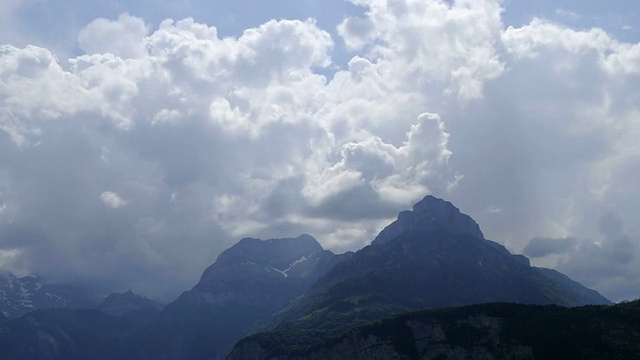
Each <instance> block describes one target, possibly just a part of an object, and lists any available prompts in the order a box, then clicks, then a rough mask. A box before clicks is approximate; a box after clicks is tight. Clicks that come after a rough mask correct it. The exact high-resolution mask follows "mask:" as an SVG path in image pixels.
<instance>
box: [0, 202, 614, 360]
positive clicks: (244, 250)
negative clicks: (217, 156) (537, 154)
mask: <svg viewBox="0 0 640 360" xmlns="http://www.w3.org/2000/svg"><path fill="white" fill-rule="evenodd" d="M495 302H503V303H522V304H537V305H551V304H554V305H561V306H569V307H573V306H581V305H587V304H600V305H606V304H610V302H609V301H608V300H607V299H605V298H604V297H602V296H601V295H600V294H598V293H597V292H595V291H593V290H590V289H587V288H585V287H584V286H582V285H580V284H579V283H577V282H574V281H572V280H571V279H569V278H568V277H566V276H565V275H563V274H561V273H558V272H556V271H554V270H549V269H542V268H536V267H532V266H530V264H529V260H528V259H527V258H525V257H524V256H521V255H512V254H511V253H509V251H507V250H506V249H505V248H504V247H503V246H501V245H499V244H498V243H496V242H493V241H490V240H486V239H485V238H484V236H483V234H482V232H481V231H480V227H479V226H478V224H477V223H476V222H475V221H473V219H471V218H470V217H469V216H467V215H465V214H462V213H461V212H460V211H459V210H458V209H457V208H456V207H455V206H453V205H452V204H451V203H449V202H447V201H444V200H441V199H437V198H434V197H432V196H427V197H425V198H424V199H423V200H422V201H420V202H419V203H417V204H415V205H414V207H413V210H412V211H404V212H401V213H400V214H399V216H398V219H397V220H396V221H395V222H393V223H392V224H390V225H389V226H388V227H386V228H385V229H384V230H383V231H382V232H381V233H380V234H379V235H378V236H377V237H376V238H375V239H374V240H373V241H372V244H371V245H369V246H367V247H365V248H363V249H361V250H359V251H357V252H355V253H346V254H341V255H335V254H333V253H332V252H330V251H327V250H324V249H322V247H321V245H320V244H319V243H318V242H317V241H316V240H315V239H314V238H313V237H311V236H310V235H301V236H299V237H297V238H287V239H270V240H260V239H253V238H246V239H242V240H241V241H240V242H238V243H237V244H236V245H234V246H232V247H231V248H229V249H228V250H226V251H224V252H222V253H221V254H220V255H219V256H218V259H217V260H216V262H215V263H214V264H213V265H211V266H210V267H209V268H207V269H206V270H205V271H204V273H203V275H202V277H201V279H200V281H199V283H198V284H197V285H196V286H194V287H193V289H191V290H190V291H186V292H184V293H183V294H182V295H181V296H180V297H179V298H178V299H177V300H175V301H174V302H172V303H171V304H169V305H167V306H166V307H165V308H164V309H162V310H160V306H159V305H158V304H156V303H153V302H152V301H150V300H148V299H145V298H143V297H140V296H137V295H135V294H132V293H124V294H114V295H110V296H109V297H108V298H107V299H105V300H104V302H103V303H102V304H101V305H100V306H97V307H94V308H95V309H94V310H38V311H34V312H30V313H28V314H26V315H23V316H21V317H19V318H17V319H13V320H8V321H5V324H4V325H3V326H2V327H0V358H2V359H27V358H46V359H88V358H90V359H116V358H117V359H222V358H224V357H225V356H226V355H227V354H228V353H229V352H230V351H231V355H230V358H232V359H245V358H265V357H267V358H269V357H275V358H283V357H282V356H284V358H287V356H289V355H286V356H285V355H283V354H289V353H290V354H298V355H295V356H298V357H299V358H304V354H307V355H310V354H315V355H313V356H316V358H326V356H325V357H322V356H321V355H322V354H325V355H326V354H333V351H334V350H335V349H333V348H331V347H330V346H329V347H327V346H328V345H327V346H325V345H323V344H329V343H328V342H330V343H331V344H334V343H333V342H331V341H334V342H336V341H337V342H336V343H338V344H339V343H340V341H342V340H340V339H339V335H340V334H342V333H345V332H347V333H349V331H351V332H353V331H360V330H351V329H354V328H355V329H365V328H363V327H362V326H368V325H367V324H371V323H372V322H374V321H379V320H382V319H385V318H388V317H389V316H392V315H394V314H400V313H404V312H407V311H415V310H421V309H426V308H442V307H452V306H464V305H472V304H484V303H495ZM11 304H16V302H15V301H14V302H12V303H11ZM34 304H35V303H34ZM496 306H501V305H496ZM505 306H506V305H505ZM58 307H61V306H58ZM34 308H37V307H36V306H34ZM462 309H464V308H462ZM526 309H528V310H527V311H529V312H530V313H532V314H533V313H535V312H536V311H538V310H536V309H540V311H545V310H544V309H548V308H544V307H540V308H538V307H527V308H526ZM593 309H597V310H594V311H595V312H599V311H608V310H606V309H608V307H598V308H593ZM603 309H604V310H603ZM23 310H24V309H23ZM3 311H4V310H3ZM461 311H462V310H461ZM505 311H507V310H505ZM16 314H17V313H16ZM456 316H457V315H456ZM496 316H498V315H496ZM9 317H15V316H9ZM394 319H396V318H394ZM403 319H404V318H403ZM443 319H444V320H442V321H454V322H456V321H459V320H458V318H456V317H455V316H452V317H445V318H443ZM385 321H387V320H385ZM385 321H383V322H382V323H375V324H389V326H396V325H394V324H396V323H395V322H394V321H396V320H393V321H391V320H388V321H391V322H388V321H387V322H385ZM402 321H404V320H402ZM1 322H2V319H0V323H1ZM443 324H444V323H443ZM371 326H374V325H371ZM375 326H378V328H380V326H382V327H384V326H386V325H375ZM398 326H400V325H398ZM402 326H404V325H402ZM402 326H400V328H402ZM443 326H444V325H443ZM403 329H404V328H403ZM500 329H503V328H500ZM363 331H364V330H363ZM367 331H368V330H367ZM376 331H377V330H376ZM385 331H386V330H385ZM389 331H391V330H389ZM402 331H406V329H404V330H402ZM470 331H475V330H470ZM492 331H494V330H492ZM495 331H498V330H495ZM495 331H494V332H495ZM500 331H503V330H500ZM249 333H253V335H251V336H249V337H246V338H244V339H242V340H241V341H240V342H239V343H238V345H236V347H235V348H233V350H232V347H233V345H234V343H236V342H237V341H238V340H240V339H241V338H242V337H243V336H245V335H247V334H249ZM446 334H448V333H446V332H445V335H446ZM412 336H413V337H412V338H411V339H418V338H419V337H416V336H417V335H415V334H413V335H412ZM483 336H484V335H483ZM491 336H493V335H491ZM445 337H446V336H445ZM371 339H373V340H371V341H373V342H372V344H377V342H378V341H382V342H384V341H392V342H393V341H398V340H393V339H392V340H389V339H387V338H385V337H375V339H374V338H371ZM447 339H448V338H447ZM365 340H366V339H365ZM347 341H350V340H347ZM366 341H368V340H366ZM366 341H365V342H366ZM443 344H444V343H443ZM412 346H414V347H416V346H422V345H412ZM443 346H444V345H443ZM300 351H302V352H300ZM305 351H306V352H305ZM403 351H404V350H403ZM411 351H413V350H411ZM401 353H402V352H400V353H398V354H401ZM265 354H267V355H269V356H266V355H265ZM301 354H302V355H301ZM412 354H413V355H416V354H418V355H419V356H422V355H423V354H422V353H421V352H420V351H418V352H414V353H412ZM271 355H273V356H271ZM413 355H411V356H409V357H408V358H432V357H415V356H413ZM418 355H416V356H418ZM292 356H293V355H292ZM362 356H365V355H362ZM403 356H404V355H403ZM342 358H345V357H342ZM346 358H349V357H348V356H347V357H346ZM361 358H366V357H361ZM379 358H380V357H379ZM381 358H385V357H381ZM391 358H393V357H391ZM395 358H403V357H402V356H400V357H395ZM461 358H465V357H461ZM526 358H527V357H524V359H526ZM469 359H471V358H469Z"/></svg>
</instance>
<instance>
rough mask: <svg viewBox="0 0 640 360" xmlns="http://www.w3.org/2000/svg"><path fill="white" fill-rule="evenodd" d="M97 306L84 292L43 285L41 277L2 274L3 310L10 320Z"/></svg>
mask: <svg viewBox="0 0 640 360" xmlns="http://www.w3.org/2000/svg"><path fill="white" fill-rule="evenodd" d="M96 305H97V304H96V303H95V302H94V301H93V300H92V299H91V298H90V297H89V296H88V295H87V294H85V293H83V292H82V291H80V290H78V289H75V288H73V287H71V286H66V285H51V284H46V283H43V281H42V279H40V277H38V276H37V275H28V276H25V277H21V278H18V277H16V276H14V275H13V274H12V273H10V272H5V273H3V274H0V311H1V312H2V313H3V314H4V315H5V316H6V317H8V318H10V319H13V318H17V317H19V316H22V315H24V314H26V313H28V312H30V311H33V310H41V309H52V308H58V309H89V308H94V307H95V306H96Z"/></svg>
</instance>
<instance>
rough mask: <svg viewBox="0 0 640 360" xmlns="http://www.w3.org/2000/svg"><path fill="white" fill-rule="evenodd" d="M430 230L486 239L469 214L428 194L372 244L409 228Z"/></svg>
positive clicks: (384, 241)
mask: <svg viewBox="0 0 640 360" xmlns="http://www.w3.org/2000/svg"><path fill="white" fill-rule="evenodd" d="M413 229H415V230H418V231H421V232H429V231H433V230H436V229H441V230H445V231H447V232H451V233H453V234H465V235H470V236H473V237H475V238H478V239H484V235H483V234H482V231H481V230H480V226H478V223H476V222H475V221H474V220H473V219H472V218H471V217H470V216H469V215H466V214H463V213H461V212H460V209H458V208H457V207H455V206H454V205H453V204H452V203H450V202H448V201H446V200H442V199H439V198H436V197H434V196H431V195H427V196H426V197H424V199H422V200H421V201H419V202H417V203H416V204H415V205H413V211H408V210H407V211H402V212H400V214H398V219H397V220H396V221H394V222H393V223H391V225H389V226H387V227H386V228H384V230H382V231H381V232H380V234H378V236H377V237H376V238H375V239H374V240H373V242H372V244H384V243H386V242H388V241H390V240H392V239H394V238H395V237H397V236H398V235H400V234H402V233H404V232H406V231H408V230H413Z"/></svg>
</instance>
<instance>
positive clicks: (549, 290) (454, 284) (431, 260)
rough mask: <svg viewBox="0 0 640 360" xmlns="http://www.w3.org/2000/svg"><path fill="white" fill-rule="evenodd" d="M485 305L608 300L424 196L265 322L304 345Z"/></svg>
mask: <svg viewBox="0 0 640 360" xmlns="http://www.w3.org/2000/svg"><path fill="white" fill-rule="evenodd" d="M488 302H513V303H525V304H558V305H565V306H579V305H585V304H609V303H610V302H609V301H608V300H607V299H605V298H604V297H602V296H601V295H599V294H598V293H596V292H595V291H592V290H589V289H586V288H584V287H583V286H582V285H580V284H578V283H576V282H573V281H571V280H570V279H568V278H566V277H565V276H564V275H561V274H559V273H557V272H554V271H551V270H543V269H539V268H535V267H531V266H530V264H529V261H528V259H527V258H525V257H524V256H521V255H512V254H510V253H509V251H507V250H506V249H505V248H504V247H503V246H501V245H499V244H497V243H495V242H493V241H490V240H486V239H484V237H483V235H482V232H481V231H480V228H479V227H478V225H477V224H476V223H475V221H473V220H472V219H471V218H470V217H469V216H467V215H465V214H462V213H460V211H459V210H458V209H457V208H455V207H454V206H453V205H452V204H451V203H449V202H446V201H444V200H441V199H436V198H434V197H432V196H427V197H425V198H424V199H423V200H422V201H421V202H419V203H417V204H416V205H415V206H414V208H413V211H404V212H402V213H400V215H399V216H398V220H397V221H395V222H394V223H392V224H391V225H389V226H388V227H387V228H385V229H384V230H383V231H382V232H381V233H380V235H379V236H378V237H377V238H376V239H375V240H374V241H373V242H372V245H370V246H367V247H365V248H364V249H362V250H360V251H358V252H356V253H355V254H354V255H353V256H352V257H351V258H350V259H348V260H346V261H344V262H342V263H340V264H338V265H336V267H334V268H333V269H332V270H331V271H330V272H329V273H328V274H327V275H326V276H325V277H323V278H322V279H320V280H319V281H318V282H317V283H316V284H315V285H314V286H313V287H312V288H311V289H310V290H309V291H308V292H307V293H306V294H305V295H304V296H303V297H300V298H298V299H296V300H295V301H294V302H293V303H291V304H290V305H289V306H287V307H286V308H284V309H283V310H282V311H280V312H278V313H277V314H275V315H273V316H272V317H270V318H269V319H268V321H266V323H265V324H266V325H267V326H271V327H273V326H276V325H277V326H278V327H277V328H276V329H277V330H279V331H282V332H283V333H286V334H288V335H283V336H285V337H287V338H290V339H292V341H294V342H295V343H296V344H305V343H313V342H316V341H320V340H321V339H322V338H326V337H327V336H330V335H331V334H336V333H339V332H341V331H345V330H348V329H349V328H351V327H353V326H356V325H361V324H364V323H367V322H369V321H372V320H378V319H381V318H384V317H386V316H389V315H391V314H394V313H399V312H403V311H409V310H416V309H424V308H435V307H450V306H462V305H471V304H479V303H488ZM278 324H280V325H278ZM300 334H303V336H298V335H300Z"/></svg>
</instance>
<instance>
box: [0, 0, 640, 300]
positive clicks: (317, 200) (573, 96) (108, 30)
mask: <svg viewBox="0 0 640 360" xmlns="http://www.w3.org/2000/svg"><path fill="white" fill-rule="evenodd" d="M639 20H640V3H638V2H637V1H616V2H602V1H596V0H585V1H580V2H578V1H568V0H562V1H548V0H545V1H535V2H534V1H527V0H504V1H498V0H473V1H472V0H458V1H444V0H348V1H344V0H323V1H317V0H299V1H293V0H287V1H285V0H273V1H256V0H238V1H233V2H230V1H221V0H213V1H204V0H175V1H173V0H170V1H157V0H121V1H111V2H104V1H87V0H83V1H79V0H65V1H62V0H3V1H2V3H0V44H1V45H0V269H3V270H7V271H12V272H14V273H16V274H21V275H26V274H28V273H38V274H40V276H43V277H44V278H46V279H49V280H50V281H56V282H71V283H77V284H81V285H83V286H87V287H90V288H92V289H94V290H96V291H103V292H110V291H124V290H127V289H132V290H133V291H135V292H138V293H143V294H146V295H147V296H150V297H153V298H156V299H160V300H164V301H169V300H171V299H172V298H175V297H176V296H177V295H179V294H180V292H182V291H184V290H188V289H190V288H191V287H192V286H193V285H195V283H196V282H197V281H198V279H199V276H200V275H201V273H202V271H203V270H204V269H205V268H206V267H207V266H208V265H210V264H211V263H213V262H214V261H215V258H216V256H217V255H218V254H219V253H220V252H221V251H223V250H224V249H226V248H228V247H229V246H231V245H232V244H234V243H235V242H237V241H238V240H239V239H241V238H243V237H248V236H251V237H259V238H274V237H295V236H297V235H299V234H301V233H309V234H311V235H313V236H314V237H316V238H317V239H318V241H319V242H320V243H321V244H322V245H323V246H324V247H325V248H327V249H330V250H332V251H334V252H337V253H340V252H344V251H348V250H356V249H359V248H361V247H363V246H365V245H367V244H369V243H370V241H371V240H372V239H373V238H374V237H375V235H376V234H377V233H378V232H379V231H380V230H381V229H382V228H383V227H384V226H386V225H387V224H389V223H390V222H391V221H393V220H394V219H395V217H396V215H397V213H398V212H399V211H401V210H404V209H410V208H411V206H412V204H413V203H415V202H416V201H418V200H420V199H421V198H422V197H424V196H425V195H427V194H432V195H434V196H437V197H441V198H444V199H447V200H449V201H452V202H453V203H454V204H455V205H456V206H457V207H459V208H460V209H461V210H462V211H463V212H465V213H467V214H469V215H471V216H472V217H473V218H474V219H475V220H476V221H477V222H478V223H479V224H480V227H481V228H482V230H483V232H484V234H485V237H487V238H489V239H492V240H495V241H497V242H499V243H501V244H504V245H505V246H506V247H507V248H508V249H509V250H510V251H512V252H514V253H521V254H525V255H526V256H528V257H530V258H531V260H532V263H533V264H534V265H538V266H546V267H551V268H555V269H558V270H560V271H562V272H564V273H566V274H568V275H569V276H571V277H572V278H573V279H576V280H578V281H580V282H582V283H583V284H585V285H587V286H589V287H592V288H594V289H596V290H598V291H600V292H601V293H602V294H604V295H605V296H607V297H609V298H610V299H612V300H614V301H619V300H623V299H635V298H638V297H639V296H640V245H639V244H640V219H639V218H638V214H639V213H640V187H639V186H638V180H637V179H638V178H640V141H638V140H639V139H640V108H639V104H640V28H639V27H638V25H637V24H639V23H640V21H639Z"/></svg>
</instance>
